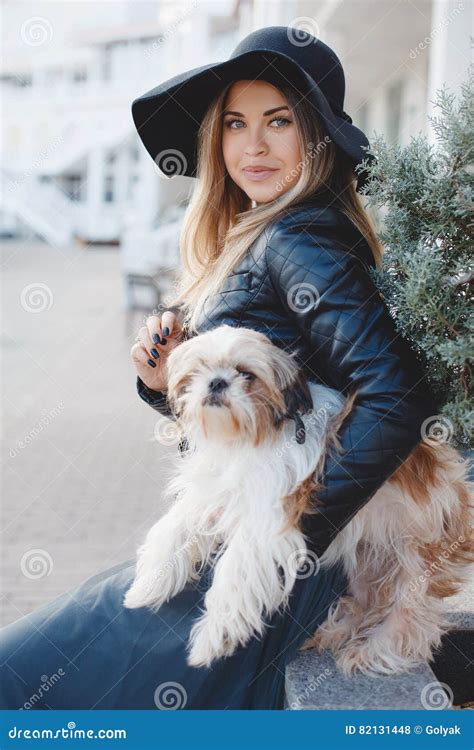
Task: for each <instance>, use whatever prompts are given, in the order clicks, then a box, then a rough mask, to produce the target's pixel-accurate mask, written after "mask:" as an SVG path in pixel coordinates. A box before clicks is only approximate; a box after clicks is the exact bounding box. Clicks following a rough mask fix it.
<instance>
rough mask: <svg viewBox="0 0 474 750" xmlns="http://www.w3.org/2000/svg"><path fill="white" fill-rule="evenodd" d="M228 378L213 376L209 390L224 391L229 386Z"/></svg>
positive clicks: (213, 391) (214, 391)
mask: <svg viewBox="0 0 474 750" xmlns="http://www.w3.org/2000/svg"><path fill="white" fill-rule="evenodd" d="M228 385H229V384H228V382H227V380H225V379H224V378H221V377H217V378H213V379H212V380H211V382H210V383H209V390H210V391H211V393H220V392H221V391H224V390H225V389H226V388H227V386H228Z"/></svg>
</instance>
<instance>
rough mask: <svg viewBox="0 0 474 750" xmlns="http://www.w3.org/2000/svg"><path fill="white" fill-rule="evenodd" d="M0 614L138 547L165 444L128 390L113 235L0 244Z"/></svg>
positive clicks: (28, 607)
mask: <svg viewBox="0 0 474 750" xmlns="http://www.w3.org/2000/svg"><path fill="white" fill-rule="evenodd" d="M1 258H2V275H3V285H2V286H3V295H2V298H3V303H2V338H1V345H2V346H1V349H2V370H1V372H2V383H1V395H2V427H3V430H2V437H3V441H2V443H3V451H2V514H1V523H0V527H1V532H2V539H1V549H2V558H1V581H2V600H1V601H2V606H1V621H0V624H1V625H5V624H7V623H9V622H12V621H14V620H16V619H17V618H18V617H20V616H21V615H23V614H26V613H28V612H30V611H32V610H33V609H35V608H36V607H38V606H40V605H42V604H43V603H46V602H48V601H50V600H51V599H52V598H54V597H56V596H58V595H59V594H61V593H63V592H64V591H67V590H68V589H69V588H71V587H73V586H75V585H76V584H78V583H80V582H81V581H83V580H84V579H85V578H87V577H89V576H91V575H93V574H95V573H96V572H99V571H101V570H105V569H107V568H109V567H112V566H113V565H115V564H117V563H119V562H121V561H123V560H127V559H131V558H132V557H134V555H135V549H136V546H137V544H138V543H139V542H140V541H141V538H142V537H143V536H144V534H145V533H146V531H147V529H148V528H149V527H150V526H151V525H152V523H154V521H155V520H157V519H158V518H159V516H160V515H161V514H162V512H163V510H164V506H163V501H162V500H160V492H161V490H162V488H163V484H164V481H165V478H166V471H167V465H168V464H167V458H169V456H170V455H172V454H173V452H174V450H177V449H175V448H174V447H173V446H168V445H161V444H160V443H159V442H157V440H156V439H155V438H154V434H155V433H154V430H155V425H157V423H158V422H159V420H162V419H163V418H162V417H160V416H159V415H158V414H157V413H156V412H155V411H153V409H152V408H151V407H150V406H148V405H147V404H145V403H144V402H143V401H141V399H140V398H139V397H138V394H137V393H136V390H135V377H136V376H135V370H134V368H133V365H132V363H131V360H130V356H129V352H130V348H131V346H132V344H133V342H134V340H135V335H136V332H137V331H138V328H139V327H140V326H141V325H143V320H144V317H145V313H142V312H138V311H137V312H136V313H135V314H134V320H133V321H132V326H131V328H130V329H129V330H130V333H129V335H128V336H127V335H126V320H125V317H126V316H125V309H124V302H123V300H124V294H123V287H122V283H123V282H122V276H121V271H120V249H119V248H118V247H87V248H82V247H71V248H68V249H66V250H65V249H61V250H60V249H58V248H54V247H51V246H48V245H46V244H42V243H40V242H34V241H30V240H28V241H26V242H21V241H11V240H8V241H4V242H3V243H2V246H1Z"/></svg>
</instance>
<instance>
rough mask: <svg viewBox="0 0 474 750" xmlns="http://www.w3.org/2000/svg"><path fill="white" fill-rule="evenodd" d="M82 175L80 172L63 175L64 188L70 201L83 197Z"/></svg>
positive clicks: (80, 199)
mask: <svg viewBox="0 0 474 750" xmlns="http://www.w3.org/2000/svg"><path fill="white" fill-rule="evenodd" d="M83 181H84V180H83V177H82V175H80V174H66V175H64V177H63V185H64V190H65V192H66V193H67V195H68V197H69V199H70V200H71V201H76V202H79V201H82V199H83V190H82V185H83Z"/></svg>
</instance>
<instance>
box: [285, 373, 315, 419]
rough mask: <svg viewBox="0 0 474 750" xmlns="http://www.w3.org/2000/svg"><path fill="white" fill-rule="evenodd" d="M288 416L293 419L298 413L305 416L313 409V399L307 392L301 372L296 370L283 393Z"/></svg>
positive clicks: (307, 387) (306, 385)
mask: <svg viewBox="0 0 474 750" xmlns="http://www.w3.org/2000/svg"><path fill="white" fill-rule="evenodd" d="M283 398H284V400H285V404H286V408H287V411H288V416H290V417H292V418H294V417H295V416H296V414H297V412H299V413H300V414H307V412H309V411H311V409H312V408H313V399H312V398H311V392H310V390H309V386H308V381H307V379H306V377H305V375H304V373H303V371H302V370H301V368H300V369H298V371H297V375H296V377H295V379H294V380H293V382H292V383H291V385H289V386H288V387H287V388H285V389H284V391H283Z"/></svg>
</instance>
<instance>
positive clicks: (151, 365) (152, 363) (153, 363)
mask: <svg viewBox="0 0 474 750" xmlns="http://www.w3.org/2000/svg"><path fill="white" fill-rule="evenodd" d="M148 364H149V365H150V367H156V362H153V360H152V359H149V360H148Z"/></svg>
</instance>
